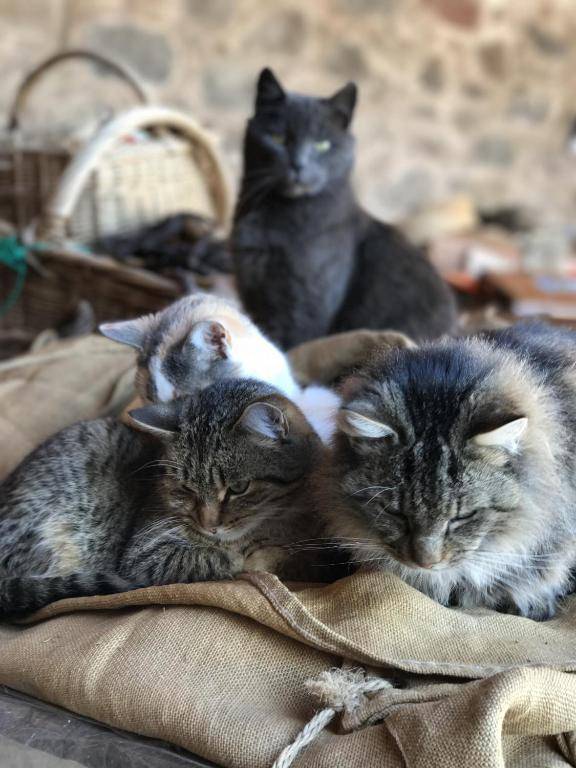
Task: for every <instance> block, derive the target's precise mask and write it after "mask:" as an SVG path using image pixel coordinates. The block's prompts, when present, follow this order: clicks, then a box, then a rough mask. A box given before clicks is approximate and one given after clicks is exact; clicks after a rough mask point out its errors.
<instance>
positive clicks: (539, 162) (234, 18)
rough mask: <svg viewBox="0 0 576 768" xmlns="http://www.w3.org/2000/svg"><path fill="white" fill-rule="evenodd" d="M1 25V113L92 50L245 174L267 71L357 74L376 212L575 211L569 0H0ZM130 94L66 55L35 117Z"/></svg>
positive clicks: (40, 93)
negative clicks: (20, 88)
mask: <svg viewBox="0 0 576 768" xmlns="http://www.w3.org/2000/svg"><path fill="white" fill-rule="evenodd" d="M0 34H1V39H2V47H1V49H0V66H1V71H2V77H3V87H2V90H1V92H0V109H1V110H3V111H5V110H6V109H7V107H8V105H9V103H10V100H11V98H12V95H13V93H14V89H15V87H16V84H17V83H18V81H19V80H20V78H21V77H22V76H23V74H24V73H25V72H26V71H27V70H28V69H29V67H30V66H31V65H33V64H34V63H35V62H36V61H37V60H39V59H40V58H41V57H43V56H45V55H47V54H49V53H51V52H53V51H54V50H56V49H57V48H59V47H61V46H72V45H73V46H79V45H83V46H91V47H93V48H95V49H97V50H99V51H101V52H109V53H112V54H114V55H116V56H119V57H122V58H124V59H125V60H126V61H128V62H130V63H131V64H132V65H133V66H134V67H135V68H136V69H138V70H139V71H140V72H141V73H142V75H143V76H144V77H145V79H146V80H147V81H148V82H149V84H150V85H151V86H153V87H154V89H155V91H156V93H157V94H158V97H159V98H160V99H161V100H162V101H165V102H167V103H169V104H172V105H176V106H179V107H184V108H186V109H189V110H190V111H191V112H192V113H193V114H194V115H195V116H196V117H197V118H198V119H199V120H200V121H202V122H203V123H204V124H206V125H208V126H210V127H211V128H212V129H213V130H214V132H215V133H217V134H218V136H219V137H220V140H221V146H222V150H223V152H224V154H225V156H226V158H227V160H228V164H229V167H230V175H231V177H232V178H233V179H235V178H236V176H237V172H238V168H239V150H240V141H241V134H242V130H243V124H244V121H245V118H246V116H247V114H248V113H249V111H250V109H251V102H252V98H253V87H254V80H255V77H256V75H257V73H258V71H259V70H260V69H261V67H263V66H264V65H270V66H272V67H273V68H274V69H275V70H276V71H277V73H278V74H279V76H280V77H281V79H283V80H284V81H285V83H286V84H287V85H288V86H289V87H291V88H293V89H299V90H302V91H308V92H311V93H318V94H328V93H330V92H332V91H333V90H335V89H336V88H338V87H339V86H340V85H342V84H343V83H344V82H345V81H346V80H348V79H354V80H356V81H357V82H358V84H359V86H360V105H359V110H358V114H357V119H356V121H355V131H356V134H357V136H358V140H359V141H358V166H357V186H358V188H359V192H360V196H361V198H362V200H363V201H364V203H365V204H366V205H367V206H368V207H369V208H370V209H371V210H373V211H375V212H378V213H379V214H381V215H382V216H384V217H387V218H392V219H396V218H398V217H401V216H403V215H405V214H407V213H411V212H413V211H415V210H417V209H419V208H421V207H422V206H426V205H428V204H430V203H433V202H435V201H439V200H442V199H444V198H446V197H448V196H452V195H454V194H457V193H460V192H466V193H470V194H471V195H472V196H473V198H474V199H475V200H476V201H477V202H478V204H479V205H481V206H484V207H493V206H497V205H502V204H521V205H524V206H528V207H530V208H532V209H535V210H538V211H539V212H540V213H541V215H542V218H543V219H544V220H558V219H560V220H564V221H568V220H570V219H571V217H572V214H573V210H574V203H575V200H576V197H575V191H576V156H570V155H569V153H568V151H567V146H566V136H567V130H568V126H569V125H570V124H571V122H572V119H573V117H574V115H575V114H576V87H575V86H576V83H575V79H574V78H575V72H576V45H574V43H575V42H576V2H574V0H268V2H264V0H0ZM129 102H130V98H129V97H128V95H127V94H126V92H125V91H123V89H122V88H121V87H119V86H117V85H116V84H115V82H114V81H113V80H112V78H110V77H109V76H107V75H106V74H105V73H104V72H102V71H100V70H94V69H92V71H90V69H89V68H87V67H82V66H76V67H72V66H71V65H67V66H66V68H64V67H63V68H62V71H61V73H60V75H59V76H55V77H52V78H50V79H49V80H47V81H46V82H45V83H43V84H42V86H41V87H39V88H38V90H37V92H36V93H35V94H34V98H33V103H32V104H31V105H30V109H29V112H28V113H27V116H26V119H27V121H28V122H30V123H32V122H33V121H36V122H38V121H42V122H43V123H45V124H52V123H53V122H55V121H58V120H60V121H62V120H75V121H78V120H83V119H85V117H86V115H87V113H89V112H90V111H91V110H92V112H93V109H94V106H95V105H97V107H98V110H100V109H102V108H104V105H106V104H109V103H112V104H121V103H124V104H126V103H129ZM98 110H97V111H98Z"/></svg>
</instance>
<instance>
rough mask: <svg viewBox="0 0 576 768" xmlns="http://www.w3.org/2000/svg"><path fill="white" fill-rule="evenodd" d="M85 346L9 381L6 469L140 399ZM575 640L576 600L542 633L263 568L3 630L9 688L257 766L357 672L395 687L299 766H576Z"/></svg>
mask: <svg viewBox="0 0 576 768" xmlns="http://www.w3.org/2000/svg"><path fill="white" fill-rule="evenodd" d="M76 343H78V344H80V342H71V343H70V345H69V347H68V346H66V345H65V350H67V351H66V353H65V354H64V355H62V356H61V357H59V358H58V360H57V359H56V358H55V357H49V358H46V363H47V366H48V370H49V371H50V376H52V379H51V378H50V377H48V378H47V372H46V371H45V370H44V368H43V364H42V362H41V361H38V360H36V361H35V362H34V364H32V363H30V367H29V368H28V370H29V371H34V373H33V374H30V375H29V374H24V373H23V371H24V370H25V369H26V367H27V366H23V367H22V366H19V367H16V368H13V369H12V371H13V375H14V376H16V377H20V381H21V385H22V389H20V390H19V391H18V392H17V393H16V388H15V387H14V386H11V381H12V379H11V377H10V373H9V372H8V371H6V370H2V369H0V373H1V378H0V414H1V418H2V419H4V421H3V422H0V424H1V426H0V429H1V430H2V437H3V438H4V434H5V433H4V424H8V426H9V428H10V429H11V431H10V433H9V435H8V438H9V439H8V441H5V440H4V439H3V440H2V443H1V446H2V449H1V450H0V461H1V462H3V464H2V466H7V465H8V464H10V463H11V462H14V452H13V446H14V445H16V440H17V439H18V437H19V435H20V433H21V435H22V440H21V442H20V444H19V450H20V451H21V453H22V452H23V451H22V446H24V444H26V445H32V444H36V443H37V442H39V441H40V440H41V439H43V437H44V436H45V435H46V434H47V433H48V432H50V431H55V430H56V429H58V428H60V427H62V426H64V425H65V424H67V423H70V422H71V421H74V420H75V419H77V418H80V417H83V418H89V417H92V416H94V415H97V414H98V413H100V412H101V410H102V409H104V410H106V409H108V410H110V409H112V410H115V411H119V410H120V409H121V407H122V405H123V404H124V403H125V402H126V401H127V400H128V399H129V398H130V396H131V394H132V390H131V371H130V367H131V365H132V359H133V358H132V357H131V353H130V352H129V351H125V350H122V348H121V347H116V346H112V345H110V344H109V343H108V342H106V341H103V340H97V339H93V340H91V341H89V344H90V345H92V344H96V347H97V348H98V349H99V350H101V356H100V355H99V354H86V355H85V356H84V357H83V358H82V360H81V361H75V360H74V358H75V357H76V356H77V353H78V352H79V349H78V348H76V351H75V352H74V351H73V350H74V344H76ZM80 347H81V349H85V347H83V346H82V344H81V345H80ZM91 349H94V348H93V347H91ZM105 350H109V352H108V351H105ZM53 351H54V353H56V352H57V351H58V349H55V350H53ZM115 355H119V356H120V357H123V362H122V363H121V362H120V357H117V358H116V357H115ZM35 366H37V367H35ZM114 366H117V370H116V373H115V374H113V371H112V368H113V367H114ZM80 369H81V370H80ZM114 376H116V378H114ZM48 381H51V384H50V385H47V384H46V382H48ZM66 390H68V391H66ZM83 408H85V409H86V410H85V411H83V412H82V413H80V411H82V409H83ZM6 453H8V454H10V455H9V456H8V457H6V456H5V455H4V456H2V454H6ZM14 463H15V462H14ZM575 640H576V597H574V598H571V599H569V600H568V601H566V605H565V608H564V610H563V611H562V612H561V614H560V615H559V616H558V617H557V618H556V619H554V620H553V621H549V622H544V623H536V622H532V621H530V620H528V619H522V618H518V617H514V616H507V615H502V614H496V613H492V612H487V611H485V612H482V611H480V612H466V611H460V610H454V609H447V608H443V607H442V606H439V605H438V604H436V603H434V602H433V601H431V600H429V599H428V598H426V597H425V596H424V595H422V594H420V593H419V592H417V591H415V590H413V589H412V588H410V587H408V586H407V585H406V584H404V583H403V582H401V581H400V580H398V579H396V578H395V577H393V576H391V575H387V574H382V573H369V572H366V573H359V574H356V575H354V576H352V577H350V578H348V579H344V580H341V581H339V582H337V583H335V584H333V585H329V586H322V587H307V588H302V587H300V588H293V589H292V590H290V589H288V587H287V586H285V585H283V584H282V583H281V582H279V581H278V580H277V579H276V578H275V577H273V576H271V575H269V574H251V575H246V576H245V577H243V578H241V579H239V580H237V581H235V582H226V583H205V584H193V585H174V586H168V587H162V588H151V589H147V590H140V591H138V592H134V593H128V594H125V595H116V596H110V597H96V598H86V599H77V600H67V601H61V602H59V603H55V604H54V605H52V606H49V607H47V608H46V609H44V610H43V611H41V612H39V613H38V614H36V616H34V617H32V621H31V623H29V624H28V625H26V626H9V625H3V626H0V683H3V684H6V685H8V686H11V687H12V688H15V689H17V690H20V691H23V692H25V693H29V694H31V695H34V696H37V697H39V698H41V699H43V700H46V701H50V702H53V703H55V704H59V705H61V706H63V707H66V708H68V709H70V710H73V711H75V712H78V713H81V714H84V715H88V716H90V717H93V718H95V719H97V720H100V721H102V722H104V723H108V724H110V725H113V726H116V727H121V728H124V729H127V730H129V731H133V732H135V733H139V734H144V735H149V736H155V737H159V738H162V739H166V740H168V741H170V742H173V743H176V744H179V745H181V746H184V747H186V748H188V749H190V750H191V751H193V752H196V753H197V754H200V755H202V756H204V757H206V758H208V759H211V760H213V761H215V762H216V763H218V764H220V765H223V766H230V767H232V766H233V767H234V768H259V767H260V766H262V767H264V766H270V765H272V763H273V762H274V760H275V759H276V758H277V756H278V755H279V754H280V753H281V752H282V750H283V749H284V747H286V745H288V744H289V743H290V742H292V741H293V740H294V739H295V738H296V736H297V734H298V732H299V731H300V730H301V728H302V727H303V726H304V725H305V724H306V723H307V722H308V720H309V719H310V718H311V717H312V715H313V714H314V711H315V709H318V708H322V707H323V706H324V704H323V703H322V702H319V701H316V700H314V699H313V698H311V696H310V694H309V692H308V691H307V689H306V686H305V683H306V681H307V680H308V679H311V678H312V679H313V678H316V677H318V675H320V674H321V673H323V672H325V671H326V670H329V669H330V668H332V667H339V666H341V665H343V664H344V665H346V666H348V667H350V666H352V667H354V666H360V667H363V668H364V669H366V670H367V673H368V675H369V676H370V677H375V678H378V677H383V678H386V679H388V680H390V681H392V682H393V683H394V685H395V686H396V687H389V688H386V689H384V690H381V691H379V692H378V693H373V694H371V695H365V696H360V697H359V699H358V701H357V704H356V706H351V707H349V709H348V710H347V711H345V712H343V713H341V714H340V715H338V716H337V718H336V719H334V720H333V721H332V722H331V724H330V725H329V726H328V728H326V729H325V730H323V731H322V732H321V733H320V734H319V735H318V736H317V738H316V739H315V740H314V741H313V742H312V744H311V745H310V746H309V747H308V749H307V750H306V751H304V752H302V753H301V754H300V755H299V756H298V757H297V759H296V761H295V762H294V765H295V766H297V767H298V768H303V767H304V766H306V767H307V768H320V767H322V768H328V766H330V768H334V767H338V768H339V767H340V766H342V767H345V766H346V767H347V766H358V767H359V768H371V767H372V766H374V768H376V766H378V768H397V767H398V768H399V767H400V766H409V768H437V767H441V766H446V768H456V766H458V767H460V766H474V768H476V767H479V768H482V767H484V766H490V767H492V766H495V767H500V766H507V768H510V767H512V768H521V767H522V768H524V767H526V768H536V766H538V768H540V767H541V766H546V767H550V768H551V767H554V766H566V765H576V736H575V733H576V676H574V675H573V674H571V673H573V672H574V671H576V642H575Z"/></svg>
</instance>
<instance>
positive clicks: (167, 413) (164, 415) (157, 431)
mask: <svg viewBox="0 0 576 768" xmlns="http://www.w3.org/2000/svg"><path fill="white" fill-rule="evenodd" d="M128 416H129V417H130V420H131V421H132V424H133V425H134V426H135V427H137V428H138V429H141V430H142V431H144V432H149V433H150V434H152V435H156V436H157V437H163V438H171V437H173V436H174V435H175V434H176V432H177V431H178V423H179V417H180V406H179V404H178V403H166V404H163V405H145V406H144V407H143V408H135V409H134V410H133V411H129V412H128Z"/></svg>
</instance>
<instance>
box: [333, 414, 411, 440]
mask: <svg viewBox="0 0 576 768" xmlns="http://www.w3.org/2000/svg"><path fill="white" fill-rule="evenodd" d="M338 428H339V429H340V431H341V432H344V434H345V435H349V436H350V437H360V438H364V439H365V440H376V439H378V438H381V437H395V438H396V437H398V435H397V433H396V430H395V429H392V427H391V426H390V425H388V424H384V423H383V422H381V421H377V420H376V419H374V418H372V417H371V416H367V415H366V414H364V413H359V412H358V411H354V410H351V409H349V408H341V409H340V411H339V412H338Z"/></svg>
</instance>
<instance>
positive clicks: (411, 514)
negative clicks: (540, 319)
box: [332, 325, 576, 619]
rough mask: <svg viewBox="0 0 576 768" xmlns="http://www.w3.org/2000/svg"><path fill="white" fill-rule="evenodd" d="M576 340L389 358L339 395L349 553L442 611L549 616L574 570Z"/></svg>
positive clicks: (339, 459) (519, 337)
mask: <svg viewBox="0 0 576 768" xmlns="http://www.w3.org/2000/svg"><path fill="white" fill-rule="evenodd" d="M575 361H576V334H575V333H574V332H572V331H567V330H558V329H553V328H550V327H547V326H543V325H532V326H530V325H528V326H519V327H516V328H509V329H506V330H501V331H494V332H492V333H490V334H485V335H484V336H476V337H472V338H469V339H461V340H453V341H445V342H437V343H433V344H430V345H428V346H424V347H423V348H421V349H415V350H397V351H395V352H391V353H390V354H388V355H386V356H383V357H382V358H381V359H380V361H378V362H375V363H373V364H372V365H371V366H368V367H366V368H365V369H364V370H363V371H362V372H361V373H360V374H359V375H358V376H356V377H354V378H353V379H351V380H350V381H349V382H348V383H347V392H346V393H345V397H344V404H343V407H342V410H341V412H340V414H339V422H340V433H339V434H338V436H337V439H336V446H335V449H334V457H333V462H334V463H333V467H332V472H333V475H332V483H333V484H337V485H338V486H339V488H340V491H341V494H342V501H343V504H342V505H341V507H340V509H339V511H338V512H337V513H334V514H333V515H332V526H333V531H334V533H335V534H337V535H338V536H339V537H342V538H341V541H342V544H343V546H345V547H347V548H350V549H352V550H353V551H354V552H356V553H357V557H358V558H360V559H361V560H365V561H366V562H368V561H369V562H370V563H371V564H372V565H375V566H376V567H381V568H384V569H387V570H391V571H393V572H394V573H396V574H397V575H399V576H400V577H401V578H403V579H404V580H406V581H407V582H408V583H409V584H411V585H413V586H414V587H417V588H418V589H420V590H422V591H423V592H425V593H426V594H427V595H429V596H430V597H432V598H434V599H435V600H438V601H439V602H441V603H444V604H456V605H460V606H464V607H472V606H486V607H490V608H495V609H498V610H504V611H512V612H516V613H518V614H520V615H522V616H528V617H531V618H533V619H545V618H547V617H550V616H552V615H553V614H554V611H555V610H556V605H557V602H558V600H559V598H561V597H562V596H563V595H565V594H566V593H567V592H568V591H569V590H570V589H571V587H572V575H571V569H572V568H574V566H575V565H576V375H575V372H574V367H575Z"/></svg>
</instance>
